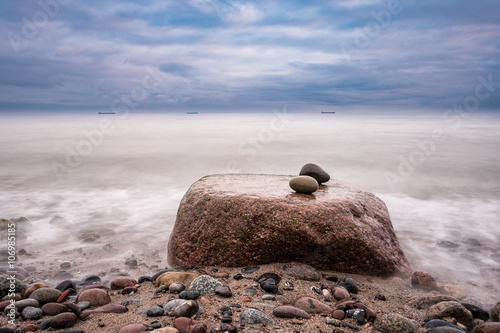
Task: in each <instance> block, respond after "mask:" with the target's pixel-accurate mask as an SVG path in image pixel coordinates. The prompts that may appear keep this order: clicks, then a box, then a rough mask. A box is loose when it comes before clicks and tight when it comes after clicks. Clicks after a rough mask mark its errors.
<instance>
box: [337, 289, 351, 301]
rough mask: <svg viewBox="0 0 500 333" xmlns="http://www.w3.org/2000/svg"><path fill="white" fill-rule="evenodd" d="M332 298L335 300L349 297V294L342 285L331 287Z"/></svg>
mask: <svg viewBox="0 0 500 333" xmlns="http://www.w3.org/2000/svg"><path fill="white" fill-rule="evenodd" d="M333 298H335V300H337V301H341V300H343V299H351V295H350V294H349V292H348V291H347V290H346V289H345V288H344V287H335V288H333Z"/></svg>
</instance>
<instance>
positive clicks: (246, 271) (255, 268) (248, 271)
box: [241, 266, 260, 274]
mask: <svg viewBox="0 0 500 333" xmlns="http://www.w3.org/2000/svg"><path fill="white" fill-rule="evenodd" d="M259 269H260V267H259V266H251V267H245V268H242V269H241V272H242V273H243V274H252V273H255V272H257V271H258V270H259Z"/></svg>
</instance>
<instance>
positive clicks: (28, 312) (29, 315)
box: [21, 306, 43, 320]
mask: <svg viewBox="0 0 500 333" xmlns="http://www.w3.org/2000/svg"><path fill="white" fill-rule="evenodd" d="M21 315H22V316H23V318H24V320H38V319H40V318H41V317H42V315H43V312H42V310H40V309H39V308H35V307H33V306H27V307H25V308H24V309H23V311H22V312H21Z"/></svg>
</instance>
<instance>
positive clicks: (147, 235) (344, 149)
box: [0, 108, 500, 303]
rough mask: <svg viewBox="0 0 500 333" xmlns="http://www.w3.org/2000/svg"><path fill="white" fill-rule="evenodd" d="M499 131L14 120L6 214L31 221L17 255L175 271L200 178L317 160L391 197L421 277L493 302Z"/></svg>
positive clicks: (438, 121)
mask: <svg viewBox="0 0 500 333" xmlns="http://www.w3.org/2000/svg"><path fill="white" fill-rule="evenodd" d="M499 128H500V116H499V115H498V113H497V114H495V113H476V114H468V115H463V114H462V115H461V114H452V115H450V113H449V112H448V113H447V112H443V111H435V112H426V113H422V112H420V113H400V112H392V113H390V112H389V113H382V112H357V113H349V112H344V113H342V112H337V113H335V114H321V113H320V112H314V113H312V112H308V113H300V112H291V111H287V110H286V108H281V109H274V110H272V111H269V112H261V113H237V112H226V113H217V112H208V111H207V112H202V111H200V112H198V113H197V114H187V113H185V112H177V113H169V114H159V113H151V114H148V113H140V114H139V113H137V114H133V113H127V114H97V112H95V113H94V112H87V113H84V112H82V113H76V114H75V113H62V112H59V113H36V112H34V113H29V114H27V113H17V114H16V113H12V114H2V115H0V133H1V134H0V218H18V217H25V218H26V219H28V220H29V222H30V224H28V227H25V228H24V229H23V230H20V231H18V232H19V234H18V239H19V241H18V244H17V250H20V249H21V248H25V249H27V252H28V254H29V253H35V255H34V256H33V258H32V259H33V261H34V262H35V263H36V262H37V261H38V269H39V270H40V269H43V266H44V265H48V263H50V265H55V266H58V265H59V264H60V263H62V262H67V261H69V262H71V263H73V264H75V265H77V264H78V262H83V261H85V260H86V259H85V258H84V257H83V256H82V255H81V253H82V251H83V252H84V251H85V250H86V249H88V248H89V249H92V250H93V251H94V252H97V254H98V255H97V258H98V259H97V260H99V261H102V262H104V263H106V265H109V266H110V267H111V266H113V265H114V264H115V263H117V265H118V263H121V262H123V260H126V259H128V258H138V259H139V263H140V262H141V260H149V259H151V260H152V258H155V260H156V262H157V266H159V267H162V265H163V266H165V265H167V263H166V251H167V242H168V239H169V235H170V233H171V231H172V228H173V226H174V223H175V218H176V212H177V208H178V205H179V202H180V200H181V199H182V197H183V195H184V194H185V193H186V191H187V190H188V188H189V186H190V185H191V184H193V183H194V182H196V181H197V180H198V179H199V178H201V177H203V176H206V175H210V174H220V173H257V174H285V175H297V174H298V173H299V171H300V169H301V167H302V166H303V165H304V164H306V163H316V164H318V165H319V166H321V167H322V168H323V169H324V170H326V171H327V172H328V173H329V174H330V175H331V177H332V178H334V179H336V180H340V181H344V182H348V183H352V184H355V185H358V186H360V187H363V188H365V189H367V190H369V191H371V192H373V193H374V194H375V195H377V196H378V197H379V198H381V199H382V200H383V201H384V202H385V203H386V205H387V207H388V210H389V213H390V216H391V219H392V224H393V227H394V229H395V232H396V234H397V236H398V239H399V242H400V244H401V246H402V248H403V250H404V252H405V253H406V256H407V257H408V259H409V261H410V264H411V266H412V269H413V270H414V271H416V270H423V271H427V272H429V273H430V274H431V275H433V276H435V278H436V280H438V283H441V284H446V283H448V284H457V285H459V286H461V287H462V288H463V289H464V290H467V292H468V294H469V295H471V296H474V295H476V296H477V297H479V298H482V299H483V301H485V302H486V303H488V302H491V301H493V300H498V298H499V297H500V295H499V291H498V281H499V280H500V219H499V217H500V172H499V165H500V150H499V144H500V131H499V130H498V129H499ZM2 242H3V243H5V242H6V241H5V238H2ZM6 246H7V245H6V244H5V247H6ZM111 248H112V249H114V251H110V250H109V249H111ZM82 249H83V250H82ZM2 250H3V249H2ZM75 251H80V252H75ZM78 253H80V255H77V254H78ZM17 260H19V261H21V263H20V265H22V261H23V256H19V257H18V259H17ZM93 260H96V259H93ZM89 273H90V272H89Z"/></svg>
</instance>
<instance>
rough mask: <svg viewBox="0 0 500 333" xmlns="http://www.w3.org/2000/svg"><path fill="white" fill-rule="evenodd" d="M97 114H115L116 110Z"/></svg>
mask: <svg viewBox="0 0 500 333" xmlns="http://www.w3.org/2000/svg"><path fill="white" fill-rule="evenodd" d="M97 114H116V112H98V113H97Z"/></svg>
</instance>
